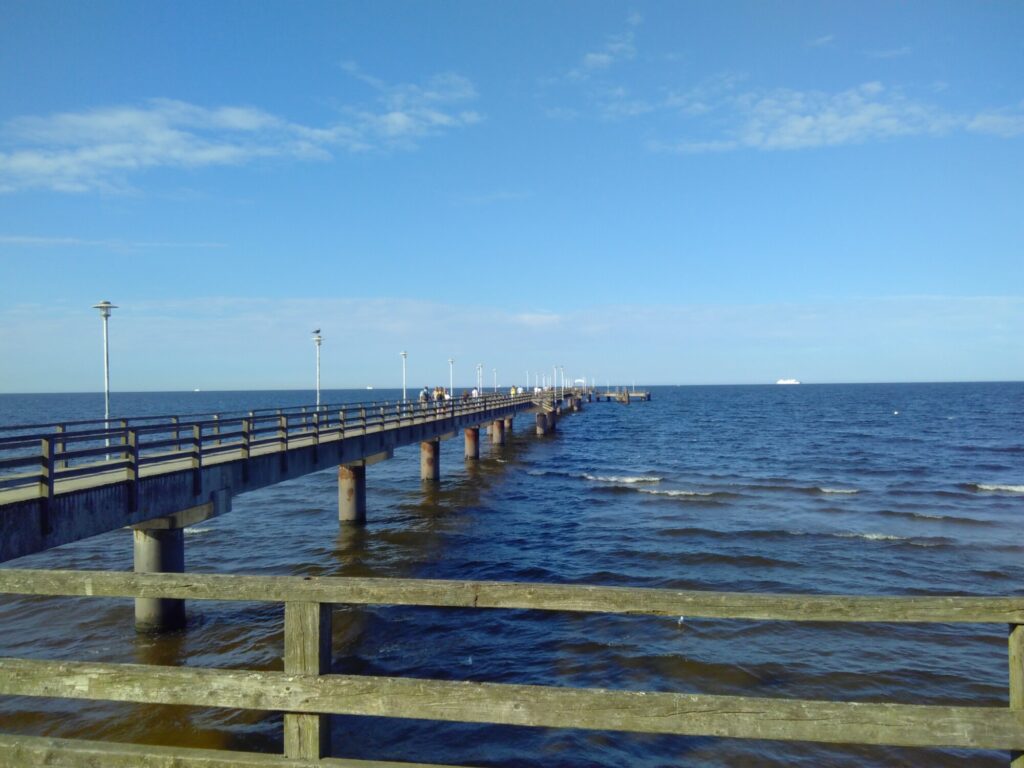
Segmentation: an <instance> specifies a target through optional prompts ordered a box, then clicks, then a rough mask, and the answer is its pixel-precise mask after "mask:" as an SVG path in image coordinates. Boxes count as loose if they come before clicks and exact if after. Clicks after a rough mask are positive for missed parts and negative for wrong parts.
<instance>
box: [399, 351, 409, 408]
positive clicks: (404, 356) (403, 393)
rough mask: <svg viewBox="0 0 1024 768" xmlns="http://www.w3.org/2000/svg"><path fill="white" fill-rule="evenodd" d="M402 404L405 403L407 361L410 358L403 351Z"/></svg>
mask: <svg viewBox="0 0 1024 768" xmlns="http://www.w3.org/2000/svg"><path fill="white" fill-rule="evenodd" d="M400 354H401V355H402V402H403V403H404V402H405V399H406V398H405V359H406V358H407V357H408V356H409V353H408V352H406V351H405V350H402V352H401V353H400Z"/></svg>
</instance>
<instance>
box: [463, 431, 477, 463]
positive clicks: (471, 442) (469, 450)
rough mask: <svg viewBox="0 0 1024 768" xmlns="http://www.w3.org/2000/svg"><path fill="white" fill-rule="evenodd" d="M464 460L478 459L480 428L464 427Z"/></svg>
mask: <svg viewBox="0 0 1024 768" xmlns="http://www.w3.org/2000/svg"><path fill="white" fill-rule="evenodd" d="M465 434H466V458H467V459H470V460H472V461H475V460H476V459H479V458H480V427H466V432H465Z"/></svg>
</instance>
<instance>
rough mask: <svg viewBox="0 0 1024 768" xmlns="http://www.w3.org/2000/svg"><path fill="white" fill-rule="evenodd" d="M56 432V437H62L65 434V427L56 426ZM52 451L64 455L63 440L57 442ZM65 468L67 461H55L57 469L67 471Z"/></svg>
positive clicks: (62, 425) (61, 425)
mask: <svg viewBox="0 0 1024 768" xmlns="http://www.w3.org/2000/svg"><path fill="white" fill-rule="evenodd" d="M56 432H57V434H58V435H63V434H64V433H65V432H67V427H66V426H65V425H64V424H58V425H57V427H56ZM53 450H54V452H55V453H64V450H65V444H64V441H63V440H57V441H56V442H55V443H54V444H53ZM67 466H68V461H67V459H59V460H58V461H57V469H67Z"/></svg>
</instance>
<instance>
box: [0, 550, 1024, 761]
mask: <svg viewBox="0 0 1024 768" xmlns="http://www.w3.org/2000/svg"><path fill="white" fill-rule="evenodd" d="M0 593H10V594H22V595H66V596H80V597H151V598H184V599H192V600H195V599H203V600H226V601H261V602H283V603H284V605H285V631H284V671H283V672H268V671H248V670H223V669H196V668H174V667H162V666H147V665H138V664H105V663H93V662H54V661H39V660H28V659H12V658H0V695H9V696H42V697H57V698H67V699H93V700H103V701H118V702H135V703H146V704H173V705H186V706H196V707H227V708H238V709H249V710H261V711H282V712H284V713H285V718H284V729H285V739H284V745H285V746H284V749H285V753H284V755H283V756H274V755H256V754H254V753H247V752H238V751H223V750H199V749H188V748H176V747H174V748H172V747H151V746H142V745H126V744H112V743H99V742H90V741H79V740H58V739H44V738H36V737H28V736H16V735H2V736H0V750H3V751H2V752H0V755H3V757H0V764H3V763H4V759H5V758H7V757H8V756H11V757H10V760H11V761H12V762H10V764H11V765H32V764H60V765H70V766H85V765H89V766H93V765H103V766H135V765H151V764H152V765H156V764H159V765H172V764H173V765H174V766H176V767H177V768H185V767H190V768H198V766H217V767H218V768H242V766H246V767H247V768H249V767H251V766H274V767H276V768H286V767H290V768H295V767H296V766H312V765H325V766H328V765H330V766H343V765H366V763H363V762H358V761H353V762H349V761H344V760H339V759H330V758H326V759H321V757H322V756H323V755H325V754H326V752H327V750H328V743H327V735H328V727H327V722H326V716H327V715H330V714H339V715H371V716H382V717H395V718H415V719H427V720H439V721H456V722H467V723H492V724H501V725H518V726H534V727H547V728H583V729H596V730H607V731H632V732H640V733H660V734H678V735H689V736H715V737H728V738H753V739H777V740H795V741H814V742H826V743H857V744H875V745H890V746H904V747H954V748H967V749H1000V750H1024V597H933V596H927V597H850V596H825V595H768V594H743V593H728V592H685V591H675V590H663V589H629V588H621V587H590V586H578V585H566V586H562V585H552V584H511V583H500V582H459V581H426V580H424V581H418V580H403V579H372V578H338V577H325V578H309V577H290V576H235V575H198V574H144V573H119V572H104V571H96V572H81V571H39V570H16V569H0ZM335 604H364V605H365V604H372V605H415V606H439V607H462V608H506V609H529V610H545V611H576V612H596V613H618V614H633V615H649V616H679V615H682V616H686V617H694V618H709V619H746V620H768V621H812V622H813V621H827V622H904V623H905V622H915V623H916V622H919V623H951V622H952V623H956V622H969V623H997V624H1008V625H1009V626H1010V636H1009V663H1010V675H1009V686H1010V690H1009V706H1007V707H978V706H936V705H912V704H877V703H858V702H833V701H811V700H799V699H782V698H756V697H746V696H722V695H705V694H680V693H660V692H635V691H615V690H603V689H577V688H560V687H548V686H537V685H510V684H496V683H474V682H450V681H439V680H421V679H405V678H390V677H365V676H357V675H332V674H328V670H329V667H330V649H331V622H330V614H331V608H332V606H333V605H335ZM1011 759H1012V760H1014V761H1015V762H1014V763H1013V764H1014V765H1015V766H1018V765H1021V764H1022V763H1024V758H1021V757H1020V756H1019V754H1017V755H1015V756H1012V757H1011ZM50 761H52V762H50ZM150 761H151V762H150ZM372 765H385V764H384V763H372ZM386 765H392V766H393V765H395V764H392V763H387V764H386Z"/></svg>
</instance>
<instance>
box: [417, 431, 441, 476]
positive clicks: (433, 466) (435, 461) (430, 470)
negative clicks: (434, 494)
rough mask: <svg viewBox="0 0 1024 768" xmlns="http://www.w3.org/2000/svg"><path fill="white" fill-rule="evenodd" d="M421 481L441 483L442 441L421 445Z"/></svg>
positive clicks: (429, 441) (427, 441)
mask: <svg viewBox="0 0 1024 768" xmlns="http://www.w3.org/2000/svg"><path fill="white" fill-rule="evenodd" d="M420 480H422V481H424V482H429V483H437V482H440V481H441V441H440V440H426V441H424V442H422V443H420Z"/></svg>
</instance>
